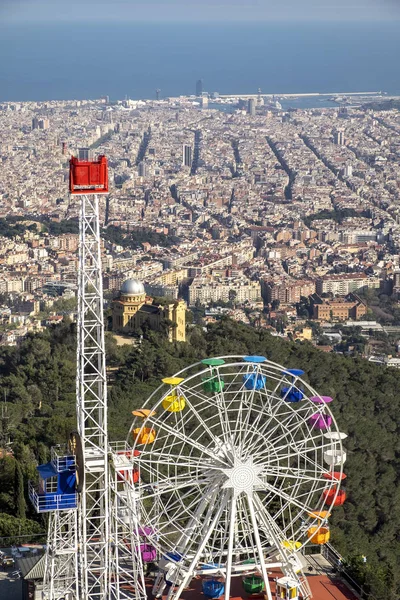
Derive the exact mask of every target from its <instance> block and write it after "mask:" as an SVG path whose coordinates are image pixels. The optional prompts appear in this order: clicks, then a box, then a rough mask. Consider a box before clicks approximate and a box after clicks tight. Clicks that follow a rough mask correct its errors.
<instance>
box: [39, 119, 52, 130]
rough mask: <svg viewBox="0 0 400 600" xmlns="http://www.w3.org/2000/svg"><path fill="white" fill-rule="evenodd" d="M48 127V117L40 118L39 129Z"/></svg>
mask: <svg viewBox="0 0 400 600" xmlns="http://www.w3.org/2000/svg"><path fill="white" fill-rule="evenodd" d="M49 127H50V121H49V119H40V121H39V129H48V128H49Z"/></svg>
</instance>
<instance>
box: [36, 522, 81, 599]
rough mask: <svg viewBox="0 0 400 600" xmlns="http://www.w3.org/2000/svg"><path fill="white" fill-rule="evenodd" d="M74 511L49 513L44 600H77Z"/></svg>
mask: <svg viewBox="0 0 400 600" xmlns="http://www.w3.org/2000/svg"><path fill="white" fill-rule="evenodd" d="M77 525H78V524H77V511H76V510H69V511H53V512H50V513H49V524H48V538H47V552H46V558H45V569H44V579H43V597H44V598H45V599H46V600H62V599H64V598H66V599H68V600H78V599H79V598H80V596H79V587H78V586H79V581H78V580H79V575H78V536H77V532H78V526H77Z"/></svg>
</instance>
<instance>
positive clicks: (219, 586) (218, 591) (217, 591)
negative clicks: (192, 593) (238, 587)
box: [202, 579, 225, 598]
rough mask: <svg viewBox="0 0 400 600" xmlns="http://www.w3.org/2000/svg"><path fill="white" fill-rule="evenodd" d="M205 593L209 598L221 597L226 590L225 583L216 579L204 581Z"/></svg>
mask: <svg viewBox="0 0 400 600" xmlns="http://www.w3.org/2000/svg"><path fill="white" fill-rule="evenodd" d="M202 587H203V594H204V595H205V596H206V597H207V598H219V597H220V596H222V594H223V593H224V592H225V584H224V583H223V582H222V581H217V580H216V579H207V580H206V581H203V586H202Z"/></svg>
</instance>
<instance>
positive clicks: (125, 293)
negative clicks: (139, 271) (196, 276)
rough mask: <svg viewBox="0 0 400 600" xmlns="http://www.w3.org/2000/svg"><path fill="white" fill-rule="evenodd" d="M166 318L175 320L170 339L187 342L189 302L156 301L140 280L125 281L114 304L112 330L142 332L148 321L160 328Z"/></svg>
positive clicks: (170, 331)
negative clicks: (156, 302)
mask: <svg viewBox="0 0 400 600" xmlns="http://www.w3.org/2000/svg"><path fill="white" fill-rule="evenodd" d="M165 320H169V321H171V322H172V323H173V325H172V326H171V327H170V328H169V333H168V337H169V340H170V341H171V342H184V341H186V304H185V302H184V301H183V300H174V301H173V302H166V303H163V304H154V303H153V299H152V298H151V297H150V296H147V295H146V291H145V289H144V285H143V283H142V282H141V281H139V280H138V279H127V280H126V281H124V283H123V284H122V286H121V289H120V291H119V294H118V296H117V297H116V298H115V299H114V300H113V304H112V329H113V331H115V332H121V333H139V332H140V330H141V328H142V326H143V325H144V324H145V323H146V324H147V325H148V326H149V327H150V329H153V330H154V331H160V330H161V329H162V325H163V321H165Z"/></svg>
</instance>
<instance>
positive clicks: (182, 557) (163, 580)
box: [130, 356, 346, 600]
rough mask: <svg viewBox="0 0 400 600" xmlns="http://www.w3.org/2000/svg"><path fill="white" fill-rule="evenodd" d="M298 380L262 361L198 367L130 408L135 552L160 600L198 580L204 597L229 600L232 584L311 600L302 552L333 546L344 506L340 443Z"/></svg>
mask: <svg viewBox="0 0 400 600" xmlns="http://www.w3.org/2000/svg"><path fill="white" fill-rule="evenodd" d="M303 374H304V372H303V371H302V370H300V369H285V368H284V367H282V366H280V365H278V364H275V363H272V362H270V361H268V360H267V359H266V358H264V357H262V356H245V357H236V356H233V357H232V356H229V357H220V358H210V359H205V360H203V361H202V362H201V363H198V364H197V365H192V366H191V367H189V368H187V369H185V370H183V371H181V372H179V373H177V374H176V375H175V376H173V377H169V378H166V379H164V380H163V383H162V385H161V386H160V387H159V388H158V389H157V390H156V391H155V392H154V393H153V395H152V396H151V397H150V398H149V399H148V401H147V403H146V404H145V407H144V408H142V409H140V410H136V411H133V414H134V417H135V419H134V421H133V424H132V427H131V430H130V440H132V437H133V439H134V457H133V460H134V464H135V473H136V482H135V490H136V495H137V498H138V500H137V517H138V520H137V525H136V534H137V545H138V547H139V548H140V552H141V555H142V559H143V561H144V562H157V563H158V567H159V574H158V576H157V578H156V581H155V584H154V588H153V594H154V595H155V596H156V597H161V595H162V594H163V592H164V589H165V587H166V586H168V593H167V598H168V600H177V599H178V598H179V597H180V596H181V594H182V592H183V590H184V589H185V587H187V585H188V584H189V582H190V581H191V580H192V579H193V577H200V578H201V580H202V585H203V592H204V594H205V595H206V596H208V597H210V598H217V597H220V596H224V597H225V599H229V595H230V589H231V581H232V577H242V579H243V585H244V587H245V589H246V585H247V586H248V589H247V591H259V592H261V591H264V594H265V595H266V597H267V598H268V600H272V598H273V595H272V594H273V593H274V595H275V594H277V595H276V597H282V598H286V597H287V598H289V597H290V598H294V599H296V598H298V597H300V595H301V596H302V597H304V598H305V597H307V596H308V595H309V594H308V590H307V584H306V580H305V578H304V577H303V576H302V571H301V568H302V564H301V560H300V553H299V551H300V550H301V549H302V548H303V547H304V545H305V544H307V543H309V542H310V543H313V544H323V543H326V542H327V541H328V540H329V535H330V533H329V526H328V518H329V515H330V510H331V509H332V507H333V506H337V505H340V504H343V502H344V501H345V497H346V496H345V492H344V491H343V489H340V488H341V483H342V480H343V479H344V478H345V474H344V473H343V464H344V462H345V460H346V453H345V451H344V450H343V447H342V440H343V439H344V438H345V437H346V435H345V434H344V433H341V432H340V431H339V430H338V428H337V425H336V422H335V420H334V417H333V415H332V413H331V411H330V408H329V404H330V402H331V401H332V398H330V397H327V396H321V395H319V394H317V393H316V392H315V390H313V389H312V388H311V387H310V386H309V385H308V384H307V383H306V382H305V381H304V380H303V379H302V375H303ZM271 568H279V569H280V571H281V573H282V578H281V579H278V581H277V583H276V589H275V590H272V586H271V582H270V580H269V577H268V571H269V569H271ZM279 581H281V582H282V590H284V589H286V590H291V591H289V592H288V595H287V596H285V595H280V596H279V595H278V591H279V590H278V591H277V589H278V587H279V585H280V584H279Z"/></svg>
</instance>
